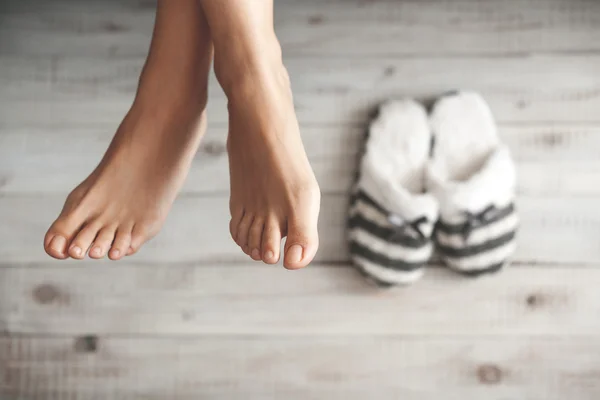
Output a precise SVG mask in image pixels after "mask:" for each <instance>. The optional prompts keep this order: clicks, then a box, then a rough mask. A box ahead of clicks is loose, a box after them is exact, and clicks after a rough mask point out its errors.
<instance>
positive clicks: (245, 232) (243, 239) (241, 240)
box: [236, 213, 254, 254]
mask: <svg viewBox="0 0 600 400" xmlns="http://www.w3.org/2000/svg"><path fill="white" fill-rule="evenodd" d="M252 221H254V215H253V214H250V213H246V214H245V215H244V217H243V218H242V220H241V222H240V224H239V226H238V231H237V234H236V238H237V240H236V243H237V244H238V246H240V247H241V248H242V250H243V251H244V253H246V254H250V250H249V248H248V236H249V233H250V227H251V226H252Z"/></svg>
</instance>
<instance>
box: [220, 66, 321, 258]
mask: <svg viewBox="0 0 600 400" xmlns="http://www.w3.org/2000/svg"><path fill="white" fill-rule="evenodd" d="M253 71H256V70H255V69H249V70H246V71H240V76H244V78H243V82H238V84H235V85H231V86H230V85H227V86H229V88H230V89H231V90H228V89H226V92H227V95H228V100H229V137H228V143H227V145H228V152H229V165H230V175H231V200H230V209H231V216H232V218H231V222H230V231H231V235H232V237H233V239H234V241H235V242H236V243H237V244H238V245H239V246H240V247H241V248H242V250H243V251H244V252H245V253H246V254H248V255H249V256H250V257H251V258H252V259H253V260H256V261H259V260H262V261H264V262H266V263H268V264H274V263H276V262H278V261H279V258H280V254H279V253H280V248H281V240H282V238H283V237H286V236H287V240H286V244H285V254H284V257H283V265H284V266H285V267H286V268H288V269H298V268H302V267H305V266H306V265H308V264H309V263H310V262H311V261H312V260H313V258H314V257H315V254H316V252H317V248H318V247H319V235H318V232H317V221H318V217H319V208H320V191H319V186H318V184H317V180H316V179H315V176H314V174H313V171H312V169H311V166H310V164H309V162H308V158H307V156H306V152H305V150H304V145H303V144H302V139H301V137H300V129H299V126H298V121H297V119H296V113H295V111H294V104H293V100H292V92H291V88H290V83H289V78H288V75H287V71H286V70H285V68H284V66H283V64H281V63H280V62H279V63H275V64H274V66H273V68H272V69H271V68H268V71H266V70H262V71H260V72H258V73H254V72H253ZM221 72H223V71H221ZM222 75H223V74H221V76H222ZM227 86H226V87H227Z"/></svg>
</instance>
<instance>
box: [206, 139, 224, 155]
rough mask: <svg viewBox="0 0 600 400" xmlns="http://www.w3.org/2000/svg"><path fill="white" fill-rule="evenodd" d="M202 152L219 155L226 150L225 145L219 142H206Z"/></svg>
mask: <svg viewBox="0 0 600 400" xmlns="http://www.w3.org/2000/svg"><path fill="white" fill-rule="evenodd" d="M203 149H204V152H205V153H206V154H210V155H212V156H220V155H221V154H224V153H225V152H226V151H227V148H226V147H225V145H224V144H223V143H221V142H207V143H206V144H204V146H203Z"/></svg>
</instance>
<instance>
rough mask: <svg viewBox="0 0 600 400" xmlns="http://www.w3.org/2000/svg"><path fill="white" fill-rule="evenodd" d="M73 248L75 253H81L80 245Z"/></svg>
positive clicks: (77, 254)
mask: <svg viewBox="0 0 600 400" xmlns="http://www.w3.org/2000/svg"><path fill="white" fill-rule="evenodd" d="M71 250H72V251H73V253H75V255H76V256H80V255H81V248H80V247H79V246H75V247H73V248H72V249H71Z"/></svg>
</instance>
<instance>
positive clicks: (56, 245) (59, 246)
mask: <svg viewBox="0 0 600 400" xmlns="http://www.w3.org/2000/svg"><path fill="white" fill-rule="evenodd" d="M66 244H67V239H65V238H64V237H62V236H54V238H53V239H52V241H51V242H50V248H51V249H52V250H55V251H57V252H59V253H61V254H62V252H63V251H64V250H65V245H66Z"/></svg>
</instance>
